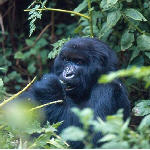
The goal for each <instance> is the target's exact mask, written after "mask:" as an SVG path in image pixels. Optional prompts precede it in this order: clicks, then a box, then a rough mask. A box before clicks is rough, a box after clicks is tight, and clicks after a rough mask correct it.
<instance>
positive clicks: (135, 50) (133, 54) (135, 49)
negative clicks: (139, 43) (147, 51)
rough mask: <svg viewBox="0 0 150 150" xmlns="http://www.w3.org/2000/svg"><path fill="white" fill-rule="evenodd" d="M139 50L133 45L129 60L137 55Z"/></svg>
mask: <svg viewBox="0 0 150 150" xmlns="http://www.w3.org/2000/svg"><path fill="white" fill-rule="evenodd" d="M139 53H140V51H139V50H138V49H137V47H134V50H133V52H132V55H131V58H130V62H131V61H133V59H134V58H136V57H137V56H138V55H139Z"/></svg>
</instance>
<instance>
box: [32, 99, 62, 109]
mask: <svg viewBox="0 0 150 150" xmlns="http://www.w3.org/2000/svg"><path fill="white" fill-rule="evenodd" d="M62 102H63V100H58V101H53V102H49V103H46V104H43V105H40V106H37V107H34V108H31V109H30V110H29V111H34V110H36V109H40V108H43V107H45V106H48V105H51V104H56V103H62Z"/></svg>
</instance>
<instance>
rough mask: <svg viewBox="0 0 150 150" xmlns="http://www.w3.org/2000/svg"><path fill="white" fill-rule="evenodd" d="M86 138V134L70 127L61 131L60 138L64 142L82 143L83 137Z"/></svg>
mask: <svg viewBox="0 0 150 150" xmlns="http://www.w3.org/2000/svg"><path fill="white" fill-rule="evenodd" d="M85 136H86V133H85V132H84V131H83V130H82V129H80V128H78V127H75V126H70V127H68V128H66V129H64V130H63V132H62V134H61V137H62V138H63V139H64V140H70V141H82V140H83V139H84V137H85Z"/></svg>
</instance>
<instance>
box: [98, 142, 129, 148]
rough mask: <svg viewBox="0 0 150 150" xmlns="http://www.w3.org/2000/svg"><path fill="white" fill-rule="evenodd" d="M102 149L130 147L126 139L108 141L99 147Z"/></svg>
mask: <svg viewBox="0 0 150 150" xmlns="http://www.w3.org/2000/svg"><path fill="white" fill-rule="evenodd" d="M101 148H102V149H127V148H130V147H129V144H128V142H126V141H121V142H119V141H117V142H116V141H111V142H108V143H105V144H103V145H102V147H101Z"/></svg>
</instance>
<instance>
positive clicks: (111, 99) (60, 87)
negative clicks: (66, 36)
mask: <svg viewBox="0 0 150 150" xmlns="http://www.w3.org/2000/svg"><path fill="white" fill-rule="evenodd" d="M117 63H118V62H117V57H116V54H115V53H114V52H113V51H112V50H111V49H110V48H109V47H108V46H107V45H106V44H104V43H103V42H101V41H99V40H98V39H95V38H74V39H71V40H70V41H69V42H67V43H66V44H64V46H63V47H62V49H61V51H60V54H59V55H58V56H57V58H56V59H55V62H54V69H53V72H52V73H49V74H46V75H44V76H43V77H42V79H41V80H40V81H38V82H36V83H35V84H33V86H32V87H31V88H30V89H29V90H28V91H27V92H25V93H24V94H23V95H22V97H24V98H25V97H29V98H31V99H34V100H36V101H38V102H40V103H41V104H45V103H48V102H50V101H55V100H63V103H57V104H52V105H49V106H46V107H45V112H46V120H48V121H49V122H50V123H51V124H52V123H56V122H59V121H63V124H62V125H61V126H60V127H59V128H58V132H59V133H60V132H61V131H62V129H64V128H66V127H68V126H71V125H74V126H81V124H80V123H79V120H78V117H77V116H76V115H75V114H74V113H73V112H72V111H71V108H72V107H78V108H80V109H83V108H87V107H88V108H91V109H92V110H93V111H94V118H95V119H96V118H97V117H100V118H102V119H103V120H105V118H106V116H107V115H112V114H115V113H116V112H117V110H118V109H120V108H123V109H124V119H126V118H127V117H128V116H129V113H130V104H129V100H128V96H127V93H126V90H125V88H124V86H123V85H122V83H121V82H120V81H119V80H118V79H117V80H115V81H113V82H112V83H107V84H99V83H98V82H97V80H98V78H99V77H100V76H101V75H102V74H108V73H109V72H111V71H116V70H117ZM99 137H100V134H99V135H96V137H94V138H95V140H94V141H95V143H94V144H95V145H96V141H97V140H98V139H99ZM71 147H72V148H83V145H82V143H81V142H75V143H74V142H73V143H72V142H71Z"/></svg>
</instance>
